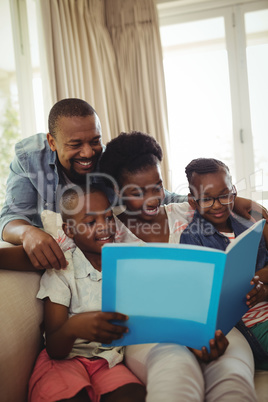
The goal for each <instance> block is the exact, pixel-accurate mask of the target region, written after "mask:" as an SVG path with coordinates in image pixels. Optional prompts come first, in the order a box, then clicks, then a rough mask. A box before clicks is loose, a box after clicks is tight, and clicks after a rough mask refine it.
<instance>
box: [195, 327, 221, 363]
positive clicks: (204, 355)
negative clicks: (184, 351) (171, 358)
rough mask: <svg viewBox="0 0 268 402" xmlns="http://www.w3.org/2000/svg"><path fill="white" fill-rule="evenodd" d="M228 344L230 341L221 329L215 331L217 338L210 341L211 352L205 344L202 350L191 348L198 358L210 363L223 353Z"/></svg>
mask: <svg viewBox="0 0 268 402" xmlns="http://www.w3.org/2000/svg"><path fill="white" fill-rule="evenodd" d="M228 345H229V341H228V339H227V338H226V336H224V335H223V333H222V332H221V331H220V330H217V331H216V332H215V338H214V339H211V340H210V341H209V346H210V352H208V350H207V348H206V347H205V346H203V347H202V349H201V350H198V349H193V348H189V349H190V350H191V352H193V354H194V355H195V356H196V357H197V359H199V360H201V361H202V362H203V363H209V362H211V361H213V360H216V359H218V358H219V357H220V356H221V355H223V353H224V352H225V350H226V349H227V346H228Z"/></svg>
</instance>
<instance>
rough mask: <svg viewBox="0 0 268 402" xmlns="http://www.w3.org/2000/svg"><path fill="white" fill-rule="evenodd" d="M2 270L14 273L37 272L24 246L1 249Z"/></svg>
mask: <svg viewBox="0 0 268 402" xmlns="http://www.w3.org/2000/svg"><path fill="white" fill-rule="evenodd" d="M0 264H1V265H0V268H1V269H7V270H12V271H36V269H35V267H34V266H33V265H32V263H31V261H30V259H29V258H28V256H27V254H26V252H25V251H24V249H23V247H22V246H12V247H2V248H0Z"/></svg>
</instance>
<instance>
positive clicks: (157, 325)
mask: <svg viewBox="0 0 268 402" xmlns="http://www.w3.org/2000/svg"><path fill="white" fill-rule="evenodd" d="M264 224H265V220H264V219H263V220H261V221H259V222H257V223H255V224H254V225H253V226H251V227H250V228H249V229H247V230H246V231H245V232H243V233H242V234H241V235H239V236H238V237H237V238H236V239H235V240H234V241H233V242H231V243H230V244H229V245H228V247H227V249H226V251H220V250H216V249H212V248H207V247H201V246H191V245H184V244H165V243H144V244H138V245H137V243H125V244H124V243H121V244H119V243H114V244H107V245H105V246H104V247H103V249H102V311H111V312H115V311H117V312H120V313H123V314H126V315H128V316H129V320H128V321H126V323H125V324H124V325H127V327H128V328H129V332H128V333H127V334H125V335H124V337H123V338H122V339H120V340H117V341H114V342H113V343H112V344H111V345H109V346H112V345H113V346H120V345H132V344H142V343H159V342H168V343H178V344H182V345H186V346H189V347H192V348H196V349H201V348H202V346H206V347H208V348H209V340H210V339H212V338H214V335H215V331H216V330H217V329H221V330H222V332H223V333H224V334H227V333H228V332H229V331H230V330H231V328H232V327H233V326H234V325H235V324H236V323H237V321H239V319H240V318H241V317H242V315H243V314H244V313H245V312H246V311H247V310H248V307H247V305H246V294H247V293H248V292H249V291H250V289H251V288H252V286H251V285H250V281H251V279H252V277H253V276H254V274H255V265H256V259H257V252H258V246H259V242H260V239H261V235H262V231H263V227H264Z"/></svg>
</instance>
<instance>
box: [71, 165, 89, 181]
mask: <svg viewBox="0 0 268 402" xmlns="http://www.w3.org/2000/svg"><path fill="white" fill-rule="evenodd" d="M70 176H71V180H72V182H74V183H75V184H86V181H87V174H80V173H77V171H76V170H75V169H74V160H73V159H70Z"/></svg>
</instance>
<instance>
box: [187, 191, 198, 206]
mask: <svg viewBox="0 0 268 402" xmlns="http://www.w3.org/2000/svg"><path fill="white" fill-rule="evenodd" d="M188 202H189V204H190V206H191V207H192V209H196V202H195V200H194V198H193V195H192V194H191V193H189V194H188Z"/></svg>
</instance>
